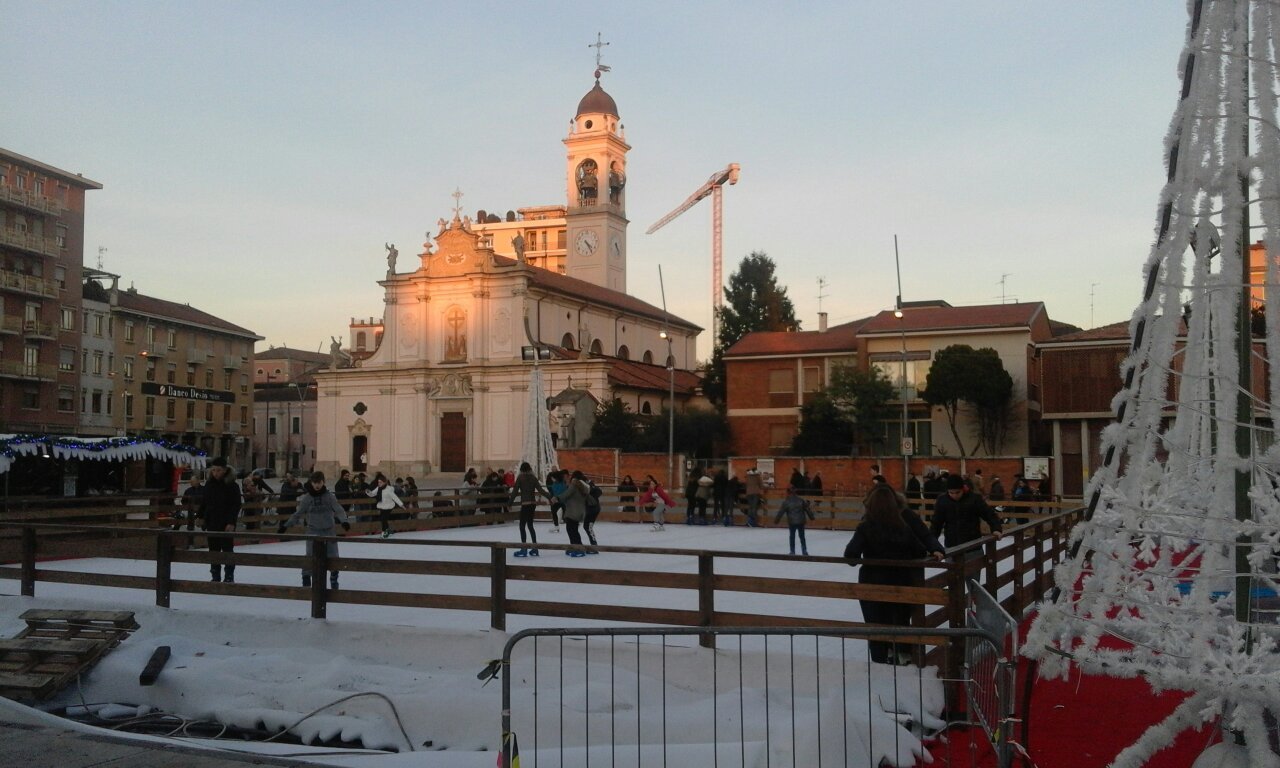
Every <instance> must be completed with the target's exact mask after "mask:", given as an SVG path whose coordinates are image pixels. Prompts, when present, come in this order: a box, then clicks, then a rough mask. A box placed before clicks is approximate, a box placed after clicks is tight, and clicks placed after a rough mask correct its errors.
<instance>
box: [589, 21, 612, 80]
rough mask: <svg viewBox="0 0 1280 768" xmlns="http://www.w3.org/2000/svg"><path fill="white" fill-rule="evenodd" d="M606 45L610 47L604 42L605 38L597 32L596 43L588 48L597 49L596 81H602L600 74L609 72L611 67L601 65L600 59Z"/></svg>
mask: <svg viewBox="0 0 1280 768" xmlns="http://www.w3.org/2000/svg"><path fill="white" fill-rule="evenodd" d="M606 45H608V43H606V42H605V41H604V36H603V35H602V34H601V33H600V32H597V33H596V41H595V42H594V43H591V44H589V45H588V46H587V47H588V48H595V49H596V79H597V80H599V79H600V73H602V72H608V71H609V67H608V66H607V65H605V64H602V63H600V57H601V55H602V54H603V52H604V51H603V49H604V47H605V46H606Z"/></svg>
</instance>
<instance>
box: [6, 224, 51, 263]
mask: <svg viewBox="0 0 1280 768" xmlns="http://www.w3.org/2000/svg"><path fill="white" fill-rule="evenodd" d="M0 245H7V246H9V247H11V248H17V249H19V250H23V251H27V252H28V253H34V254H37V255H40V256H53V257H55V258H56V257H57V256H58V255H59V254H61V253H62V249H61V248H59V247H58V244H57V242H55V241H54V239H53V238H51V237H39V236H37V235H34V234H31V233H30V232H15V231H11V230H8V229H0Z"/></svg>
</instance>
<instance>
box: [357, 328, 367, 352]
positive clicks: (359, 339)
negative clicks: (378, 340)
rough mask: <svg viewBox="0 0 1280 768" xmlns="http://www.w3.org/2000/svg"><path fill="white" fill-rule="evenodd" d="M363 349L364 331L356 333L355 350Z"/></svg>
mask: <svg viewBox="0 0 1280 768" xmlns="http://www.w3.org/2000/svg"><path fill="white" fill-rule="evenodd" d="M364 347H365V335H364V331H359V332H357V333H356V349H364Z"/></svg>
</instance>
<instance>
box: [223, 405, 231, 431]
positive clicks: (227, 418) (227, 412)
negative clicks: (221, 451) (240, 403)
mask: <svg viewBox="0 0 1280 768" xmlns="http://www.w3.org/2000/svg"><path fill="white" fill-rule="evenodd" d="M230 423H231V406H229V405H224V406H222V427H223V429H226V427H227V425H229V424H230Z"/></svg>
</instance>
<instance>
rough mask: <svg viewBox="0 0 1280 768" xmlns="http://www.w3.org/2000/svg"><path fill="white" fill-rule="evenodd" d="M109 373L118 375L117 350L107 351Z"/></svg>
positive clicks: (109, 374)
mask: <svg viewBox="0 0 1280 768" xmlns="http://www.w3.org/2000/svg"><path fill="white" fill-rule="evenodd" d="M107 375H108V376H115V375H116V353H115V352H108V353H107Z"/></svg>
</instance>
